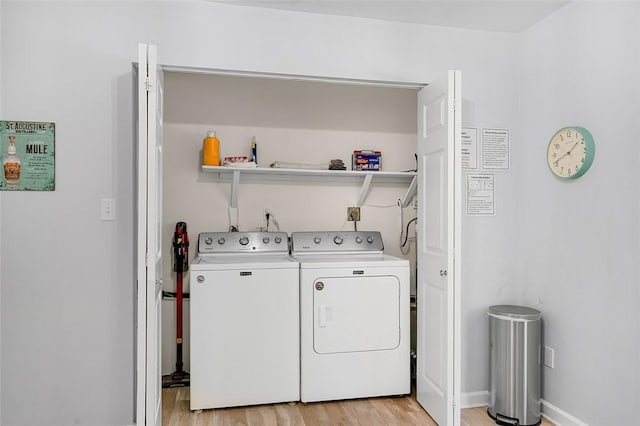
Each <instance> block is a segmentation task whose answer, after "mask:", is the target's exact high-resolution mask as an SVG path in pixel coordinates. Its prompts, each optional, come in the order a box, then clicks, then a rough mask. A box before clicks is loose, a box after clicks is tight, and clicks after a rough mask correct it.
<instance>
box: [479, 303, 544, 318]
mask: <svg viewBox="0 0 640 426" xmlns="http://www.w3.org/2000/svg"><path fill="white" fill-rule="evenodd" d="M488 314H489V315H499V316H503V317H509V318H513V319H524V320H530V321H533V320H538V319H540V318H542V314H541V313H540V311H539V310H537V309H533V308H527V307H526V306H517V305H494V306H491V307H490V308H489V312H488Z"/></svg>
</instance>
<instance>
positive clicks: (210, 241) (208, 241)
mask: <svg viewBox="0 0 640 426" xmlns="http://www.w3.org/2000/svg"><path fill="white" fill-rule="evenodd" d="M204 243H205V244H206V245H208V246H210V245H211V243H213V238H211V237H207V238H205V239H204Z"/></svg>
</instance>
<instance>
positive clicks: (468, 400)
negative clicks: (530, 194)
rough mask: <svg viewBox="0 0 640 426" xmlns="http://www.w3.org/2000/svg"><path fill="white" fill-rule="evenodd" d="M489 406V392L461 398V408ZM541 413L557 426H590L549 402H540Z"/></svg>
mask: <svg viewBox="0 0 640 426" xmlns="http://www.w3.org/2000/svg"><path fill="white" fill-rule="evenodd" d="M488 405H489V392H488V391H478V392H465V393H463V394H462V395H461V396H460V408H461V409H465V408H474V407H486V406H488ZM540 411H541V414H542V417H544V418H545V419H547V420H549V421H550V422H551V423H553V424H555V425H556V426H589V425H588V424H587V423H585V422H583V421H582V420H580V419H578V418H576V417H574V416H572V415H571V414H569V413H567V412H565V411H563V410H561V409H560V408H558V407H556V406H555V405H553V404H551V403H550V402H549V401H545V400H544V399H543V400H541V401H540Z"/></svg>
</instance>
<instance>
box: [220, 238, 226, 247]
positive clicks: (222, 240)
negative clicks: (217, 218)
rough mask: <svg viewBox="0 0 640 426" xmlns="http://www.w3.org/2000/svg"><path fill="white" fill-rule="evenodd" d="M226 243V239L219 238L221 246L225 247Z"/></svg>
mask: <svg viewBox="0 0 640 426" xmlns="http://www.w3.org/2000/svg"><path fill="white" fill-rule="evenodd" d="M225 241H226V240H225V239H224V238H222V237H220V238H218V244H220V245H223V244H224V243H225Z"/></svg>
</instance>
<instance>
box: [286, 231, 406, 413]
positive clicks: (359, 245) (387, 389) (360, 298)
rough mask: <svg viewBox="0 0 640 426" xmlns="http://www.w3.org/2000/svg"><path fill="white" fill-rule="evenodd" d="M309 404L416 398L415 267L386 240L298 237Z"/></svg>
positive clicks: (295, 249) (365, 235) (304, 396)
mask: <svg viewBox="0 0 640 426" xmlns="http://www.w3.org/2000/svg"><path fill="white" fill-rule="evenodd" d="M291 241H292V255H293V256H294V257H295V258H296V259H297V260H298V261H299V262H300V362H301V365H300V369H301V373H300V374H301V377H300V397H301V400H302V401H303V402H312V401H325V400H339V399H350V398H363V397H374V396H382V395H404V394H408V393H410V392H411V378H410V374H411V373H410V349H409V345H410V332H409V309H410V303H409V261H408V260H405V259H400V258H397V257H393V256H388V255H385V254H384V253H383V243H382V236H381V234H380V232H359V231H348V232H294V233H292V234H291Z"/></svg>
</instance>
